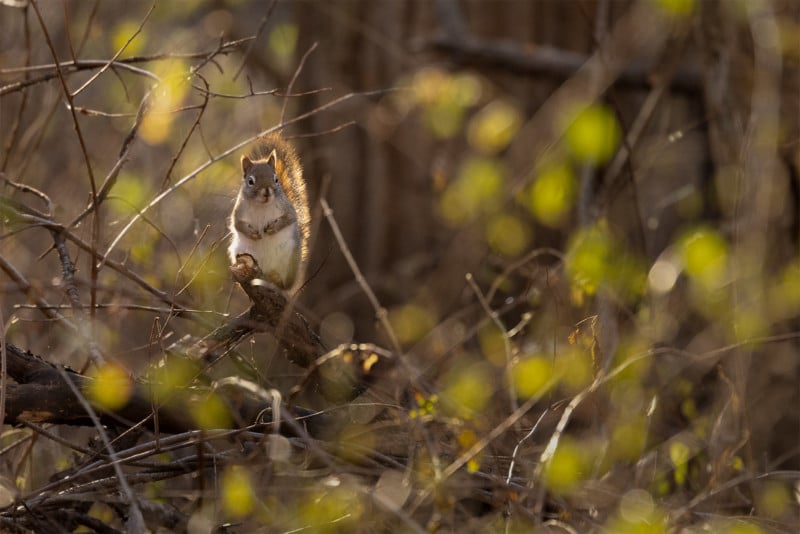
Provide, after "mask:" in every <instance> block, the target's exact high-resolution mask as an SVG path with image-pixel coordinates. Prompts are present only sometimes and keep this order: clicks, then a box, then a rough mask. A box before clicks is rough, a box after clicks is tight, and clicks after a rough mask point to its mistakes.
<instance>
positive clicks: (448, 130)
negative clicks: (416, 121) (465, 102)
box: [423, 102, 464, 139]
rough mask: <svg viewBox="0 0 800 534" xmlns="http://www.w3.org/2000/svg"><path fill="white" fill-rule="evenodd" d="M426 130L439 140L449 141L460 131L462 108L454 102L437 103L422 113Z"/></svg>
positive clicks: (462, 120)
mask: <svg viewBox="0 0 800 534" xmlns="http://www.w3.org/2000/svg"><path fill="white" fill-rule="evenodd" d="M423 119H424V122H425V126H427V128H428V130H430V132H431V133H432V134H433V135H434V136H435V137H438V138H439V139H449V138H451V137H454V136H455V135H456V134H458V133H459V132H460V131H461V128H462V126H463V124H464V108H463V107H461V106H459V105H456V104H455V103H454V102H437V103H436V104H433V105H431V106H428V107H426V108H425V110H424V111H423Z"/></svg>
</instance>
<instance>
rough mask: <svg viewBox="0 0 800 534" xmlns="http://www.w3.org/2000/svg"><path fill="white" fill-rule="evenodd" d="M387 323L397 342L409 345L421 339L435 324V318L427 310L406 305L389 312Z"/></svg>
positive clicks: (414, 305)
mask: <svg viewBox="0 0 800 534" xmlns="http://www.w3.org/2000/svg"><path fill="white" fill-rule="evenodd" d="M389 322H390V323H391V325H392V328H394V331H395V334H396V335H397V338H398V340H399V341H400V342H401V343H403V344H410V343H414V342H416V341H419V340H420V339H422V338H423V337H424V336H425V335H426V334H427V333H428V332H430V331H431V329H432V328H433V327H434V325H435V324H436V318H435V316H434V315H433V313H431V312H430V311H429V310H428V309H427V308H423V307H422V306H419V305H417V304H406V305H405V306H400V307H398V308H395V309H393V310H392V311H390V312H389Z"/></svg>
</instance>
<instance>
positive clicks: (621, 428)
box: [609, 417, 647, 462]
mask: <svg viewBox="0 0 800 534" xmlns="http://www.w3.org/2000/svg"><path fill="white" fill-rule="evenodd" d="M646 434H647V422H646V421H645V420H644V419H643V418H641V417H634V418H631V419H623V420H622V421H619V422H618V423H617V424H616V425H615V426H614V430H613V431H612V434H611V446H610V447H609V451H610V453H611V457H612V458H613V459H615V460H623V461H628V462H635V461H636V460H637V459H638V458H639V457H641V455H642V452H643V451H644V446H645V442H646V438H647V435H646Z"/></svg>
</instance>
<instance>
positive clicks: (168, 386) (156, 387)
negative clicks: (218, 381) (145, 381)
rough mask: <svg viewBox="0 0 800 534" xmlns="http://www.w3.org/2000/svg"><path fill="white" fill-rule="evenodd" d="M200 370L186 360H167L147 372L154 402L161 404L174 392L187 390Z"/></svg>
mask: <svg viewBox="0 0 800 534" xmlns="http://www.w3.org/2000/svg"><path fill="white" fill-rule="evenodd" d="M199 372H200V368H199V367H198V365H197V363H196V362H194V361H192V360H189V359H188V358H169V359H167V360H166V361H165V362H163V363H161V364H160V365H158V366H156V367H154V368H152V369H151V370H150V372H149V376H148V378H149V386H150V391H151V392H152V394H153V398H154V400H156V401H158V402H163V401H164V400H165V399H167V398H168V397H170V396H172V395H174V394H175V392H176V391H178V390H181V389H185V388H187V387H188V386H189V385H190V384H191V383H192V381H193V380H194V378H195V377H196V376H198V374H199Z"/></svg>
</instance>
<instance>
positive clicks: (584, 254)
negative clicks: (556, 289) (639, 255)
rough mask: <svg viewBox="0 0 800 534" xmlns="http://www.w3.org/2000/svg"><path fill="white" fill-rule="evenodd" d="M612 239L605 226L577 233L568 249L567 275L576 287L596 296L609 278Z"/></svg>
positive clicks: (585, 229)
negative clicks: (602, 284) (601, 285)
mask: <svg viewBox="0 0 800 534" xmlns="http://www.w3.org/2000/svg"><path fill="white" fill-rule="evenodd" d="M611 250H612V245H611V239H610V237H609V235H608V232H607V231H606V230H605V228H604V227H603V226H599V225H598V226H592V227H589V228H584V229H582V230H579V231H578V232H576V233H575V234H574V235H573V237H572V239H571V240H570V244H569V246H568V248H567V256H566V266H567V274H568V275H569V277H570V280H571V282H572V284H573V285H574V286H577V287H578V288H580V289H581V290H582V291H584V292H585V293H587V294H589V295H594V294H595V293H596V292H597V290H598V288H599V287H600V284H601V283H602V282H603V281H604V280H605V279H607V278H608V268H609V266H610V265H612V263H611V261H610V260H611Z"/></svg>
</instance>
